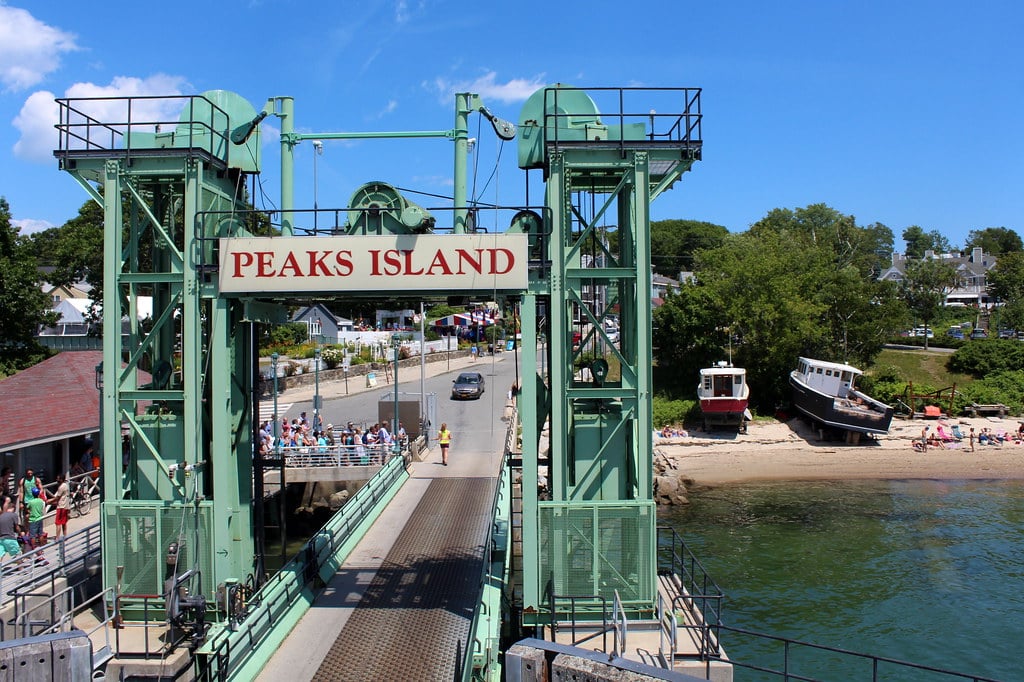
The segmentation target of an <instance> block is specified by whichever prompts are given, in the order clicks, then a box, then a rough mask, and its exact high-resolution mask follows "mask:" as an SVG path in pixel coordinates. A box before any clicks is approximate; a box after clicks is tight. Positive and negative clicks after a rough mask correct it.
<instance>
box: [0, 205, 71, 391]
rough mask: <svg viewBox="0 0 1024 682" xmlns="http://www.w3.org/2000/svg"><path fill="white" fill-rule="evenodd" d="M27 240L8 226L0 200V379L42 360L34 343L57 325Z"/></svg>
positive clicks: (6, 208)
mask: <svg viewBox="0 0 1024 682" xmlns="http://www.w3.org/2000/svg"><path fill="white" fill-rule="evenodd" d="M41 280H42V278H41V277H40V276H39V267H38V263H37V261H36V259H35V255H34V253H33V250H32V244H31V242H30V241H29V239H28V238H27V237H24V236H22V235H20V234H19V230H18V228H17V227H15V226H14V225H12V224H11V210H10V207H9V206H8V204H7V200H6V199H5V198H3V197H0V376H6V375H7V374H12V373H14V372H16V371H18V370H20V369H24V368H25V367H28V366H30V365H32V364H34V363H35V362H38V361H39V360H42V359H43V358H45V357H46V355H47V351H46V349H45V348H43V347H42V346H41V345H39V342H38V341H37V340H36V335H37V334H38V332H39V328H40V327H41V326H44V325H45V326H50V325H53V324H55V323H56V322H57V319H58V316H57V315H56V314H55V313H53V312H52V311H51V310H50V300H49V299H48V298H47V296H46V294H45V293H44V292H43V290H42V289H41V288H40V284H41Z"/></svg>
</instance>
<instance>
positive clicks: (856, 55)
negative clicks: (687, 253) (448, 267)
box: [0, 0, 1024, 249]
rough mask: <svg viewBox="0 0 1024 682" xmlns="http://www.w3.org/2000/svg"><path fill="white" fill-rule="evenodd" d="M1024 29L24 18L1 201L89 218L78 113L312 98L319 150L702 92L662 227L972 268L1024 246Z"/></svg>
mask: <svg viewBox="0 0 1024 682" xmlns="http://www.w3.org/2000/svg"><path fill="white" fill-rule="evenodd" d="M1022 8H1024V5H1021V3H1019V2H1012V1H1001V0H978V2H975V3H970V5H968V4H965V3H962V2H958V3H954V2H947V1H945V0H933V1H931V2H923V1H917V0H912V1H911V0H908V1H904V2H899V1H896V2H893V1H891V0H890V1H888V2H878V1H875V0H867V1H860V2H829V1H826V0H818V1H809V0H800V1H795V0H794V1H791V2H764V1H763V0H762V1H760V2H755V1H749V2H748V1H742V2H720V3H680V2H664V1H662V2H648V3H640V4H635V3H634V4H630V3H605V2H591V3H547V2H545V3H539V2H520V3H511V4H510V3H479V2H477V3H466V2H445V1H443V0H441V1H437V0H379V1H375V0H360V2H351V1H349V0H341V1H339V2H334V3H326V2H301V1H292V2H285V1H280V0H215V1H213V2H209V1H208V2H202V3H200V2H193V1H192V0H180V1H179V2H176V3H173V4H171V5H159V4H157V5H154V6H152V7H150V6H148V5H147V6H145V9H143V8H142V6H140V5H139V4H138V3H137V2H131V3H129V2H121V1H120V0H106V1H105V2H102V3H82V2H76V3H63V2H51V1H46V2H17V1H15V0H7V1H6V2H5V1H4V0H0V196H4V197H6V199H7V201H8V203H9V204H10V205H11V211H12V214H13V216H14V219H15V223H16V224H17V225H19V226H21V227H22V230H23V232H26V233H27V232H32V231H35V230H38V229H43V228H45V227H48V226H52V225H60V224H62V223H63V222H65V221H66V220H69V219H70V218H73V217H74V216H75V215H76V214H77V212H78V208H79V207H80V206H81V204H82V203H83V202H84V201H85V198H86V197H85V193H84V191H83V190H82V189H81V188H80V187H78V185H77V184H76V183H75V182H74V181H73V180H72V179H71V177H70V176H68V175H66V174H64V173H62V172H60V171H58V170H57V166H56V162H55V161H54V159H53V156H52V149H53V147H54V146H55V145H56V134H55V132H54V130H53V127H52V125H53V123H54V122H55V120H56V118H55V116H56V114H55V112H56V107H55V105H54V104H53V99H54V97H62V96H76V97H83V96H99V95H141V94H153V95H157V94H177V93H183V94H196V93H200V92H202V91H205V90H211V89H224V90H232V91H235V92H237V93H239V94H240V95H242V96H243V97H244V98H245V99H247V100H248V101H249V102H251V103H252V104H253V107H254V108H255V109H257V110H259V109H261V108H262V107H263V105H264V103H265V102H266V100H267V99H268V98H269V97H273V96H281V95H288V96H292V97H294V98H295V105H296V125H297V128H298V129H299V130H301V131H307V132H328V131H400V130H444V129H448V128H450V127H451V126H452V123H453V111H454V103H453V102H454V100H453V97H452V93H454V92H457V91H471V92H477V93H479V94H480V95H481V97H482V98H483V100H484V101H485V102H486V104H487V105H488V107H489V108H490V109H491V110H492V111H493V112H495V113H496V114H498V115H499V116H502V117H504V118H507V119H510V120H513V121H515V120H518V118H519V112H520V109H521V107H522V103H523V101H524V100H525V98H526V97H527V96H529V94H531V93H532V92H533V91H535V90H536V89H537V88H539V87H542V86H543V85H546V84H550V83H554V82H564V83H569V84H572V85H576V86H588V87H600V86H633V85H642V86H650V87H676V86H691V87H701V88H703V111H704V125H703V137H704V160H703V161H701V162H699V163H698V164H697V165H696V166H695V167H694V170H693V172H691V173H688V174H686V175H685V176H684V178H683V180H682V182H681V183H679V184H677V185H676V187H675V189H673V190H672V191H671V192H669V193H667V194H666V195H664V196H663V197H661V198H659V199H658V200H657V201H656V202H655V203H654V205H653V206H652V214H653V217H654V218H655V219H665V218H685V219H694V220H706V221H709V222H712V223H717V224H720V225H724V226H726V227H727V228H729V229H730V230H732V231H734V232H737V231H743V230H745V229H747V227H749V225H750V224H751V223H753V222H756V221H757V220H759V219H760V218H761V217H763V216H764V215H765V214H766V213H767V212H768V211H770V210H772V209H773V208H780V207H781V208H799V207H803V206H807V205H810V204H814V203H825V204H828V205H829V206H832V207H833V208H835V209H837V210H839V211H842V212H843V213H847V214H852V215H854V216H855V217H856V219H857V222H858V224H861V225H867V224H870V223H874V222H881V223H884V224H886V225H888V226H889V227H890V228H892V230H893V232H894V233H895V234H896V237H897V243H896V247H897V249H902V248H903V243H902V241H901V240H900V239H899V236H900V233H901V232H902V231H903V229H904V228H906V227H908V226H910V225H920V226H921V227H922V228H924V229H925V230H938V231H939V232H941V233H942V234H943V235H945V236H946V237H947V238H949V240H950V241H951V243H952V244H953V245H954V246H960V245H962V244H963V242H964V240H965V239H966V237H967V233H968V232H969V231H970V230H972V229H981V228H985V227H996V226H1002V227H1009V228H1012V229H1015V230H1017V231H1018V232H1024V220H1022V216H1024V191H1022V190H1024V170H1022V168H1024V165H1022V159H1024V116H1022V113H1021V112H1022V111H1024V106H1022V105H1024V59H1022V57H1024V47H1022V46H1024V41H1022V40H1021V39H1020V34H1021V32H1022V30H1024V9H1022ZM267 123H269V124H270V125H271V126H273V125H275V124H274V122H273V120H272V119H268V121H267ZM265 131H266V132H267V133H269V134H266V135H265V137H264V139H265V145H266V146H265V149H264V170H265V172H264V174H263V176H264V177H263V183H262V184H263V188H264V191H265V192H266V193H267V195H268V197H269V199H268V200H269V201H273V202H277V201H278V184H277V183H278V180H277V178H278V172H277V163H278V161H277V159H278V158H279V155H278V153H277V150H276V145H275V141H274V139H275V136H274V134H273V133H274V130H273V128H272V127H270V128H265ZM471 134H473V135H474V136H475V135H476V121H473V122H471ZM513 145H514V143H513ZM476 154H477V156H478V158H477V159H476V160H475V161H476V162H477V163H478V164H479V167H480V169H481V170H480V176H481V178H483V177H486V176H487V175H489V174H490V171H491V168H492V167H493V166H494V165H495V160H496V157H497V156H498V143H497V141H496V139H495V138H494V136H493V134H491V133H490V132H489V131H487V130H486V129H485V130H483V131H482V133H481V134H480V142H479V144H478V145H477V152H476ZM451 158H452V150H451V143H450V142H448V141H447V140H437V139H427V140H416V141H362V142H340V141H327V142H325V143H324V153H323V155H322V156H320V157H318V159H317V178H318V180H317V201H318V204H319V206H321V207H341V206H344V205H346V204H347V202H348V199H349V197H350V196H351V194H352V192H353V191H354V190H355V189H356V188H357V187H358V186H359V185H360V184H362V183H363V182H366V181H370V180H384V181H387V182H391V183H392V184H395V185H398V186H401V187H410V188H415V189H419V190H422V191H425V192H433V193H437V194H445V195H447V194H450V193H451V173H452V170H451V165H452V164H451ZM296 169H297V173H298V177H297V183H298V187H297V190H296V199H297V203H298V204H300V205H304V206H311V205H312V203H313V189H312V185H313V183H312V169H313V150H312V145H310V144H308V143H304V144H302V145H300V147H299V149H298V157H297V159H296ZM481 184H482V179H481ZM522 186H523V180H522V172H521V171H519V170H518V169H517V168H516V167H515V148H514V146H508V145H506V147H505V148H504V150H502V153H501V160H500V162H499V165H498V171H497V174H496V176H495V180H494V181H492V184H491V185H489V186H488V190H487V193H485V194H483V195H482V196H481V199H483V200H485V201H497V202H500V203H504V204H509V205H510V204H518V203H520V202H522V200H523V199H522V196H521V195H522ZM535 186H536V185H535ZM495 187H497V190H495ZM534 198H536V196H535V197H534ZM420 203H423V204H425V205H430V202H429V201H421V202H420Z"/></svg>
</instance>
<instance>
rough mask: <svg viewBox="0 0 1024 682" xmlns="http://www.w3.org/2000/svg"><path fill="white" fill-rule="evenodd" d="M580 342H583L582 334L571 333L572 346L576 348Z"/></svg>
mask: <svg viewBox="0 0 1024 682" xmlns="http://www.w3.org/2000/svg"><path fill="white" fill-rule="evenodd" d="M582 340H583V334H581V333H580V332H573V333H572V345H574V346H578V345H580V342H581V341H582Z"/></svg>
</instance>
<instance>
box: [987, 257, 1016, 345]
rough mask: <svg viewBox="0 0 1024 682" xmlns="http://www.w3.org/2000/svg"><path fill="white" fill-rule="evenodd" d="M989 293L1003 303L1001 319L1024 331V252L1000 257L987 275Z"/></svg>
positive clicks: (1006, 323) (1008, 324)
mask: <svg viewBox="0 0 1024 682" xmlns="http://www.w3.org/2000/svg"><path fill="white" fill-rule="evenodd" d="M986 280H987V281H988V290H989V293H990V294H991V295H992V296H993V297H995V299H996V300H998V301H1001V302H1002V303H1003V305H1002V307H1001V309H1000V319H1001V321H1002V323H1003V324H1005V325H1007V326H1008V327H1011V328H1015V329H1024V252H1020V251H1015V252H1013V253H1007V254H1005V255H1002V256H1000V257H999V260H998V261H996V264H995V267H993V268H992V269H991V270H989V271H988V274H987V275H986Z"/></svg>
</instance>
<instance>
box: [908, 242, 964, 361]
mask: <svg viewBox="0 0 1024 682" xmlns="http://www.w3.org/2000/svg"><path fill="white" fill-rule="evenodd" d="M959 281H960V276H959V274H958V273H957V271H956V268H954V267H953V266H952V265H950V264H949V263H946V262H943V261H941V260H935V259H929V260H919V261H912V262H909V263H907V265H906V268H905V271H904V277H903V282H902V284H901V296H902V297H903V300H904V301H906V304H907V307H908V308H910V310H911V311H912V312H913V313H914V315H915V318H916V319H918V320H920V321H921V322H923V323H924V324H925V326H928V327H931V326H932V321H933V320H934V319H935V318H936V317H937V316H938V314H939V310H940V309H941V308H942V307H943V305H944V304H945V302H946V295H947V294H948V293H949V292H950V291H952V290H953V289H954V288H956V286H957V284H958V283H959ZM927 347H928V339H927V337H925V348H927Z"/></svg>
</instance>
